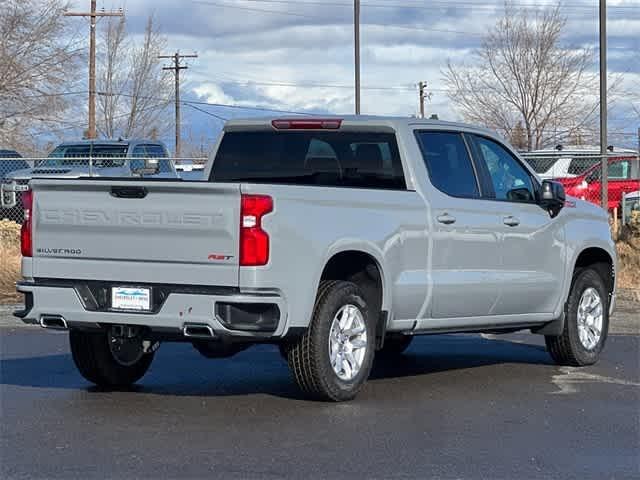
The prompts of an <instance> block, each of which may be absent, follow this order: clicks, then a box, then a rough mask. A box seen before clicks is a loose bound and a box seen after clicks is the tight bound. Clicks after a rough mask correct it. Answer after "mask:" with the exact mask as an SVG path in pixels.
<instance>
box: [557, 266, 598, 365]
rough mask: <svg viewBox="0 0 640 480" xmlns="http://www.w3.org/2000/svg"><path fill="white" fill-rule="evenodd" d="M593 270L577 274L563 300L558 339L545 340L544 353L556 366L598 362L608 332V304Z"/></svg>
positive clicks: (583, 270) (590, 268)
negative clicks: (562, 319)
mask: <svg viewBox="0 0 640 480" xmlns="http://www.w3.org/2000/svg"><path fill="white" fill-rule="evenodd" d="M608 298H609V297H608V292H607V289H606V287H605V284H604V280H603V279H602V277H601V276H600V274H599V273H598V271H597V270H596V269H595V268H592V267H588V268H584V269H581V270H579V271H577V272H576V273H575V275H574V277H573V282H572V285H571V292H570V293H569V299H568V300H567V306H566V311H565V320H564V329H563V331H562V334H561V335H558V336H546V337H545V342H546V344H547V350H548V351H549V354H550V355H551V357H552V358H553V360H554V361H555V362H556V363H557V364H559V365H572V366H583V365H592V364H594V363H596V362H597V361H598V358H599V357H600V352H601V351H602V349H603V348H604V344H605V341H606V339H607V333H608V331H609V301H608Z"/></svg>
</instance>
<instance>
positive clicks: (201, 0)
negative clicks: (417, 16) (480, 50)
mask: <svg viewBox="0 0 640 480" xmlns="http://www.w3.org/2000/svg"><path fill="white" fill-rule="evenodd" d="M192 1H193V3H199V4H202V5H210V6H213V7H221V8H233V9H238V10H249V11H257V12H263V13H272V14H275V15H287V16H294V17H302V18H310V19H313V20H326V18H324V17H321V16H319V15H306V14H302V13H294V12H285V11H281V10H266V9H258V8H252V7H243V6H241V5H235V4H227V3H218V2H211V1H206V0H192ZM362 25H369V26H376V27H384V28H400V29H405V30H414V31H424V32H436V33H453V34H457V35H471V36H484V34H483V33H473V32H463V31H461V30H449V29H444V28H429V27H421V26H411V25H393V24H381V23H370V22H366V23H362Z"/></svg>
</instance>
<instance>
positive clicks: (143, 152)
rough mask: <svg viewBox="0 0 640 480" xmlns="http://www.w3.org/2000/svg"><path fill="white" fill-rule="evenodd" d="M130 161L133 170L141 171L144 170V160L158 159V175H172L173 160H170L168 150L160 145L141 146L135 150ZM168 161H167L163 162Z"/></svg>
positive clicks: (137, 146)
mask: <svg viewBox="0 0 640 480" xmlns="http://www.w3.org/2000/svg"><path fill="white" fill-rule="evenodd" d="M131 157H132V159H131V160H130V165H131V167H130V168H131V170H139V169H141V168H144V160H142V159H143V158H157V159H160V160H159V161H158V173H172V172H173V169H172V168H171V160H168V159H167V158H168V157H169V154H168V152H167V150H166V149H165V148H164V147H163V146H162V145H159V144H139V145H136V146H135V147H134V148H133V151H132V152H131ZM162 159H167V160H162Z"/></svg>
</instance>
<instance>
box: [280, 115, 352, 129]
mask: <svg viewBox="0 0 640 480" xmlns="http://www.w3.org/2000/svg"><path fill="white" fill-rule="evenodd" d="M271 125H272V126H273V128H275V129H276V130H337V129H339V128H340V125H342V119H340V118H283V119H279V120H273V121H272V122H271Z"/></svg>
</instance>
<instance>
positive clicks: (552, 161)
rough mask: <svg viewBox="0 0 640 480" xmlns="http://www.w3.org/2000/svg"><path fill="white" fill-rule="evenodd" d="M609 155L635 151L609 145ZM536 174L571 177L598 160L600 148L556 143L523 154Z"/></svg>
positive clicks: (629, 154)
mask: <svg viewBox="0 0 640 480" xmlns="http://www.w3.org/2000/svg"><path fill="white" fill-rule="evenodd" d="M608 151H609V155H611V156H612V157H615V156H621V155H624V156H632V155H635V154H636V153H637V152H636V151H635V150H630V149H628V148H619V147H613V146H611V147H610V148H609V150H608ZM523 156H524V158H525V160H526V161H527V163H529V164H530V165H531V166H532V167H533V169H534V170H535V171H536V173H537V174H538V176H539V177H540V178H541V179H543V180H545V179H555V178H573V177H576V176H579V175H581V174H583V173H584V172H586V171H587V170H589V169H590V168H591V167H593V166H594V165H596V164H597V163H599V162H600V148H599V147H596V146H585V145H578V146H576V145H569V146H562V145H558V146H557V147H556V148H550V149H543V150H534V151H531V152H526V153H524V154H523Z"/></svg>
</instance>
